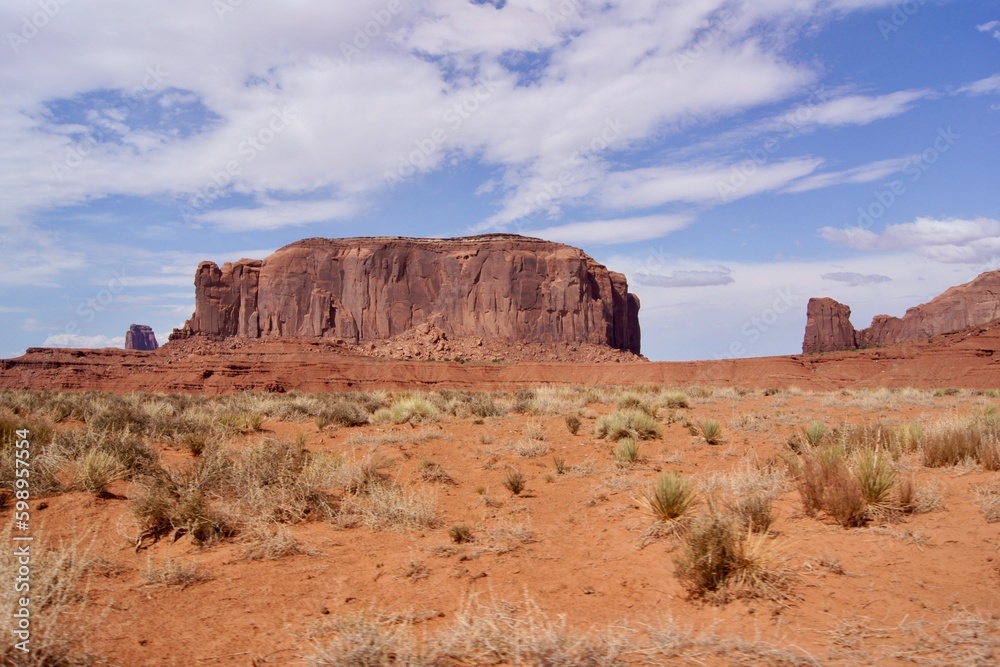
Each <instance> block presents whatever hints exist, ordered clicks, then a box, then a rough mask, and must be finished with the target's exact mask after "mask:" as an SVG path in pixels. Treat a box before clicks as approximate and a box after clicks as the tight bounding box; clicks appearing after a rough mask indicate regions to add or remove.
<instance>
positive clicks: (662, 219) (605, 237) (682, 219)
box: [522, 215, 693, 245]
mask: <svg viewBox="0 0 1000 667" xmlns="http://www.w3.org/2000/svg"><path fill="white" fill-rule="evenodd" d="M692 220H693V218H691V217H690V216H683V215H651V216H645V217H641V218H619V219H616V220H594V221H591V222H573V223H569V224H566V225H559V226H557V227H547V228H545V229H534V230H522V232H523V233H525V234H528V235H530V236H537V237H540V238H543V239H547V240H549V241H559V242H562V243H569V244H571V245H614V244H619V243H633V242H635V241H648V240H651V239H657V238H660V237H662V236H666V235H667V234H669V233H671V232H675V231H677V230H679V229H683V228H684V227H687V226H688V225H689V224H691V222H692Z"/></svg>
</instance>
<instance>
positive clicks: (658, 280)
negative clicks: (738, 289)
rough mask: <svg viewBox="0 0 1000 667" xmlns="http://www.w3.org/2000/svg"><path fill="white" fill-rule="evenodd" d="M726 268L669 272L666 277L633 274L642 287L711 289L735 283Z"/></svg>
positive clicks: (652, 274) (653, 274) (730, 272)
mask: <svg viewBox="0 0 1000 667" xmlns="http://www.w3.org/2000/svg"><path fill="white" fill-rule="evenodd" d="M731 274H732V271H730V270H729V269H728V268H726V267H720V268H718V269H711V270H693V271H684V270H680V271H671V272H670V273H668V274H666V275H660V274H655V273H635V274H633V277H634V278H635V281H636V284H638V285H642V286H643V287H712V286H717V285H731V284H732V283H734V282H736V281H735V280H734V279H733V277H732V275H731Z"/></svg>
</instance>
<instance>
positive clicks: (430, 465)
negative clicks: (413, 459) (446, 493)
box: [420, 459, 456, 485]
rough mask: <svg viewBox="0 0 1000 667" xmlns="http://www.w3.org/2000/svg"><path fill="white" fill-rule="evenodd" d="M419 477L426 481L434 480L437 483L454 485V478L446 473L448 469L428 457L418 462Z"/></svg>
mask: <svg viewBox="0 0 1000 667" xmlns="http://www.w3.org/2000/svg"><path fill="white" fill-rule="evenodd" d="M420 478H421V479H423V480H424V481H427V482H435V483H437V484H451V485H454V484H455V483H456V482H455V479H454V478H453V477H452V476H451V475H449V474H448V471H447V470H445V469H444V467H443V466H442V465H441V464H440V463H437V462H435V461H431V460H430V459H424V460H423V461H421V462H420Z"/></svg>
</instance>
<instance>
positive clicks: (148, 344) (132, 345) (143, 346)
mask: <svg viewBox="0 0 1000 667" xmlns="http://www.w3.org/2000/svg"><path fill="white" fill-rule="evenodd" d="M158 347H160V346H159V344H157V342H156V334H154V333H153V329H152V327H150V326H148V325H145V324H133V325H132V326H130V327H129V328H128V331H127V332H126V333H125V349H126V350H147V351H149V350H155V349H157V348H158Z"/></svg>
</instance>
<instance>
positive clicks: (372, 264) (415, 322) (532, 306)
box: [170, 234, 640, 354]
mask: <svg viewBox="0 0 1000 667" xmlns="http://www.w3.org/2000/svg"><path fill="white" fill-rule="evenodd" d="M428 325H431V326H434V327H438V328H440V329H441V330H442V331H444V332H445V333H446V334H447V335H448V336H450V337H459V338H460V337H479V338H486V339H491V340H495V339H501V340H510V341H521V342H530V343H566V342H570V343H590V344H596V345H606V346H609V347H611V348H615V349H618V350H624V351H628V352H632V353H634V354H639V349H640V333H639V299H638V298H637V297H636V296H635V295H634V294H630V293H629V292H628V284H627V282H626V279H625V276H624V275H622V274H620V273H615V272H613V271H609V270H608V269H607V268H606V267H604V266H603V265H601V264H599V263H597V262H596V261H594V260H593V259H591V258H590V257H589V256H588V255H586V254H585V253H584V252H583V251H582V250H580V249H578V248H573V247H571V246H568V245H563V244H561V243H553V242H550V241H543V240H540V239H534V238H528V237H523V236H517V235H512V234H488V235H483V236H473V237H467V238H456V239H414V238H400V237H379V238H351V239H322V238H311V239H305V240H302V241H298V242H296V243H292V244H290V245H287V246H285V247H283V248H281V249H279V250H277V251H276V252H275V253H273V254H272V255H270V256H269V257H267V258H266V259H264V260H255V259H242V260H240V261H238V262H232V263H226V264H224V265H223V266H222V268H219V266H218V265H217V264H215V263H213V262H202V263H201V264H200V265H199V266H198V270H197V273H196V275H195V312H194V316H193V317H192V318H191V319H190V320H188V321H187V323H186V324H185V325H184V327H182V328H181V329H177V330H175V331H174V333H173V334H171V337H170V338H171V340H177V339H183V338H188V337H192V336H207V337H209V338H210V339H213V340H219V339H226V338H247V339H255V338H283V339H288V338H335V339H340V340H343V341H346V342H348V343H355V344H356V343H366V342H370V341H378V340H385V339H388V338H392V337H394V336H397V335H400V334H402V333H404V332H406V331H408V330H411V329H414V328H415V327H418V326H424V327H426V326H428Z"/></svg>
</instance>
